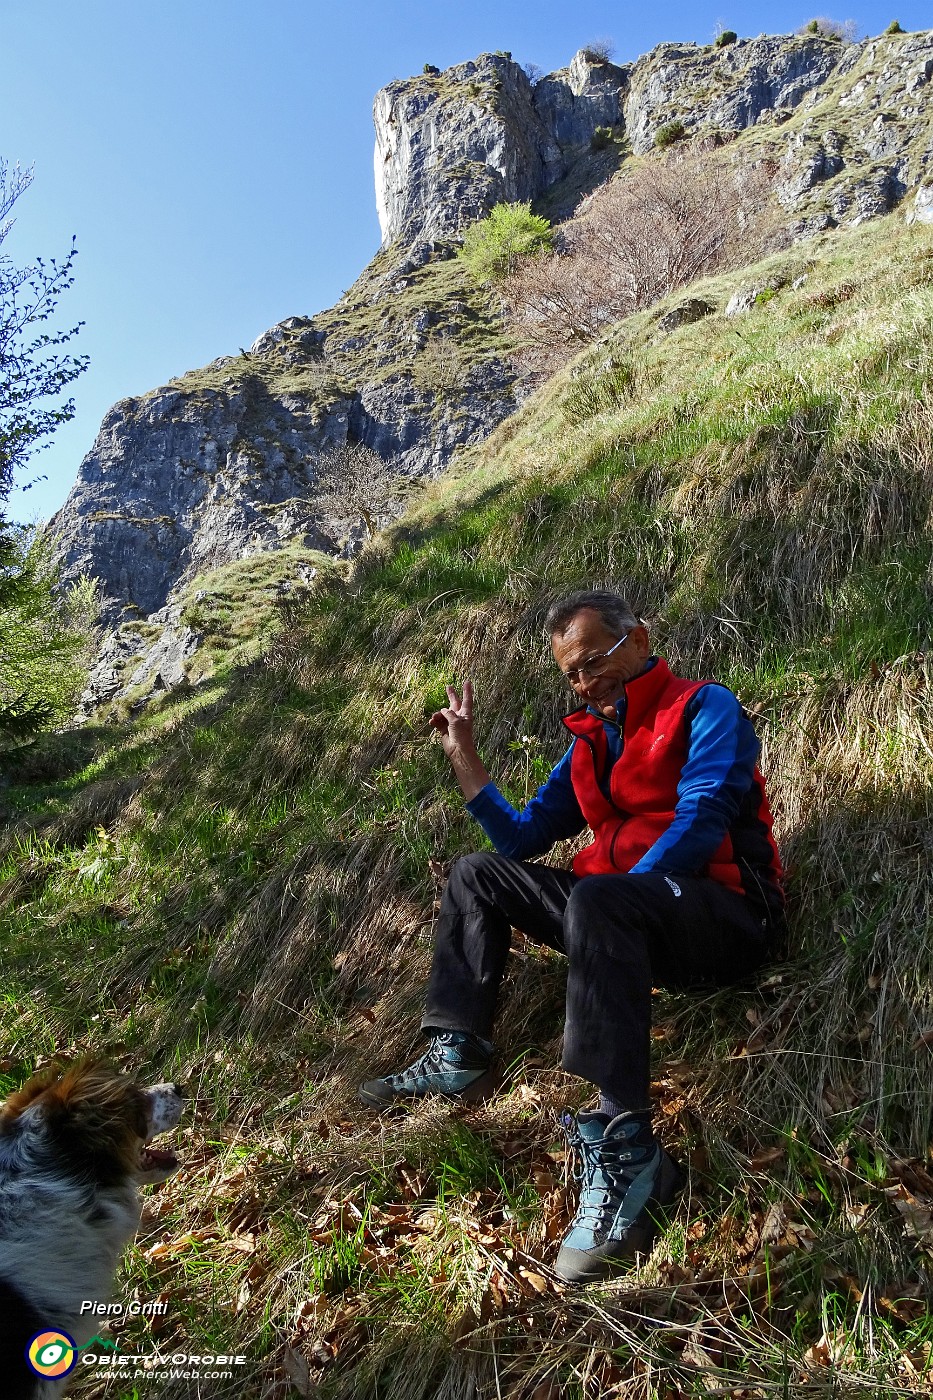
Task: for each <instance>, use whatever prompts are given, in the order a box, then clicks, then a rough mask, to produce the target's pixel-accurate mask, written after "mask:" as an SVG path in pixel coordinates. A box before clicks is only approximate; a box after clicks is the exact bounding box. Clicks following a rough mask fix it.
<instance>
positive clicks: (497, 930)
mask: <svg viewBox="0 0 933 1400" xmlns="http://www.w3.org/2000/svg"><path fill="white" fill-rule="evenodd" d="M545 625H546V628H547V631H548V634H549V636H550V639H551V649H552V651H553V654H554V660H555V661H556V663H557V665H558V667H559V668H560V670H561V671H562V673H563V675H564V676H565V677H566V679H567V682H568V684H569V685H570V687H571V689H572V690H573V691H574V693H575V695H576V696H577V698H578V700H579V701H580V702H581V705H580V708H578V709H576V710H574V711H573V712H572V713H571V714H569V715H568V716H567V718H566V719H565V720H564V724H565V725H566V726H567V728H568V730H569V731H570V734H571V736H572V742H571V745H570V748H569V749H568V750H567V752H566V754H565V755H564V757H563V758H562V759H561V760H560V762H559V763H558V764H557V766H556V767H555V768H554V770H553V772H552V773H551V775H550V777H549V778H548V780H547V782H545V783H544V784H543V785H542V787H540V788H539V790H538V793H537V795H536V796H535V797H534V798H533V799H532V800H531V802H529V803H528V805H527V806H526V807H525V808H524V809H523V810H522V811H521V812H519V811H516V810H515V808H513V807H512V806H511V805H510V804H509V803H508V802H507V801H506V800H505V798H504V797H503V796H502V794H501V793H500V792H499V790H498V788H497V787H496V786H495V784H494V783H493V782H492V780H491V778H490V776H489V774H488V773H487V771H486V769H485V768H484V766H483V764H482V761H481V760H480V757H479V754H478V753H477V751H476V746H475V744H474V741H473V694H472V686H471V684H470V682H469V681H467V682H466V683H465V684H464V687H463V695H462V696H460V695H458V694H457V692H456V691H455V690H454V688H453V687H452V686H449V687H448V689H447V695H448V702H449V703H448V705H447V706H446V708H444V709H441V710H438V711H437V712H436V714H434V715H432V716H431V724H432V726H433V727H434V729H435V730H436V731H437V733H438V735H439V736H440V742H441V744H442V746H443V748H444V752H445V753H446V754H447V756H448V758H449V759H450V762H451V764H452V765H453V769H454V773H455V774H456V776H457V779H458V781H459V783H460V786H461V788H462V789H463V794H464V797H465V798H466V803H467V807H468V810H469V811H470V812H471V813H472V814H473V816H474V817H475V818H476V819H477V821H479V823H480V825H481V826H482V828H483V830H484V831H485V832H486V835H487V836H488V837H489V839H490V841H491V842H492V844H493V845H494V846H495V848H496V852H497V853H496V854H492V853H489V852H483V853H480V854H477V855H469V856H465V857H463V859H461V860H459V861H457V862H456V864H455V865H454V867H453V869H452V871H451V874H450V879H449V881H448V884H447V888H446V890H445V893H444V898H443V901H442V904H441V911H440V916H439V919H438V926H437V939H436V946H435V951H434V963H433V967H432V972H431V979H430V983H429V986H428V994H427V1006H426V1008H425V1013H424V1017H423V1020H422V1027H423V1029H424V1030H425V1032H426V1033H427V1035H428V1036H429V1037H430V1044H429V1046H428V1049H427V1051H426V1052H425V1054H423V1055H422V1056H421V1057H420V1059H418V1060H416V1061H415V1063H414V1064H413V1065H410V1066H409V1068H408V1069H405V1070H403V1071H401V1072H400V1073H398V1074H390V1075H387V1076H385V1077H384V1078H382V1079H373V1080H370V1081H369V1082H368V1083H366V1084H363V1085H362V1086H361V1089H360V1096H361V1098H362V1099H363V1101H364V1102H365V1103H367V1104H369V1105H371V1106H372V1107H376V1108H385V1107H388V1106H389V1105H391V1104H393V1103H396V1102H398V1101H400V1100H404V1099H411V1098H419V1097H421V1096H423V1095H426V1094H442V1095H445V1096H446V1097H448V1098H452V1099H460V1100H477V1099H481V1098H483V1097H484V1096H485V1095H486V1094H488V1093H489V1092H490V1091H491V1090H492V1089H493V1088H494V1086H495V1075H494V1073H493V1068H492V1062H493V1053H494V1047H493V1045H492V1042H491V1040H490V1036H491V1034H492V1025H493V1018H494V1015H495V1009H496V999H497V995H498V991H499V985H500V982H501V980H502V975H503V972H504V969H505V963H506V959H507V957H508V952H509V945H510V941H511V930H512V928H513V927H514V928H518V929H521V930H522V931H523V932H524V933H525V934H526V935H527V936H528V937H529V938H531V939H534V940H535V941H536V942H539V943H546V944H548V945H549V946H550V947H552V948H557V949H559V950H560V951H561V952H562V953H565V954H566V956H567V960H568V975H567V1015H566V1022H565V1025H564V1053H563V1067H564V1069H566V1070H568V1071H569V1072H570V1073H571V1074H577V1075H580V1076H581V1077H582V1078H583V1079H586V1080H589V1081H590V1083H592V1084H594V1085H596V1086H597V1088H598V1089H599V1106H598V1108H597V1109H596V1110H595V1111H593V1112H584V1113H579V1114H577V1115H574V1114H572V1113H570V1112H565V1113H564V1114H563V1115H562V1119H561V1121H562V1124H563V1126H564V1129H565V1131H566V1133H567V1136H568V1139H569V1141H570V1144H571V1146H572V1147H573V1148H574V1149H575V1151H576V1153H577V1154H578V1161H579V1164H580V1181H581V1188H580V1200H579V1205H578V1209H577V1213H576V1216H575V1217H574V1220H573V1222H572V1224H571V1227H570V1230H569V1232H568V1234H567V1235H566V1236H565V1238H564V1241H563V1243H562V1245H561V1248H560V1253H559V1254H558V1257H557V1265H556V1268H557V1272H558V1274H559V1275H560V1276H561V1277H562V1278H564V1279H566V1280H567V1281H569V1282H585V1281H589V1280H591V1279H600V1278H604V1277H605V1276H606V1275H607V1274H609V1273H610V1272H611V1271H612V1270H613V1269H615V1268H617V1267H618V1266H619V1264H620V1263H624V1262H625V1261H629V1260H631V1259H632V1258H633V1257H634V1255H635V1254H636V1253H637V1252H647V1250H648V1249H650V1247H651V1242H652V1239H653V1237H654V1233H655V1229H656V1224H655V1217H656V1215H657V1213H658V1208H659V1207H661V1206H664V1205H666V1204H668V1203H669V1202H670V1201H671V1200H673V1198H674V1196H675V1195H676V1193H677V1191H678V1189H679V1186H680V1172H679V1170H678V1168H677V1166H676V1164H675V1163H674V1162H673V1161H672V1160H671V1158H670V1157H669V1156H668V1155H667V1153H666V1152H664V1150H663V1149H662V1148H661V1147H660V1145H659V1144H658V1142H657V1140H656V1139H655V1136H654V1133H653V1131H652V1126H651V1104H650V1099H649V1092H648V1085H649V1042H650V1027H651V988H652V986H654V985H663V986H667V987H689V986H698V985H704V984H705V985H724V984H728V983H730V982H733V981H736V980H737V979H740V978H742V977H745V976H746V975H747V974H749V973H751V972H753V971H754V970H755V969H756V968H757V967H759V966H760V964H761V963H762V962H763V961H764V960H765V959H766V957H767V956H768V951H769V947H770V945H771V944H772V942H773V940H774V938H775V935H776V934H777V933H778V932H779V930H780V929H781V927H782V924H783V917H784V915H783V910H784V897H783V893H782V889H781V866H780V861H779V859H778V854H777V849H776V847H775V844H774V840H773V837H772V834H771V813H770V811H769V809H768V801H767V798H766V796H765V791H764V784H763V782H762V778H761V775H760V773H759V772H758V769H757V767H756V760H757V757H758V752H759V747H760V746H759V743H758V740H757V739H756V737H755V733H754V730H753V728H752V725H751V722H750V720H749V719H748V717H747V716H746V715H745V713H744V711H743V710H742V707H741V705H740V704H739V702H738V700H737V699H736V697H735V696H734V695H733V694H732V692H731V691H730V690H727V689H726V687H725V686H723V685H719V684H717V683H716V682H713V681H690V680H683V679H681V678H680V677H679V676H675V675H673V674H672V672H671V670H670V668H669V667H668V665H667V662H666V661H664V660H663V659H662V658H661V657H657V656H652V655H651V651H650V647H649V643H648V633H647V631H646V630H645V628H644V627H643V626H642V625H641V624H640V623H639V621H638V619H637V618H636V616H635V615H634V613H633V612H632V609H631V608H630V606H629V604H628V603H627V602H626V600H625V599H624V598H621V597H618V596H617V595H615V594H613V593H604V592H583V593H574V594H572V595H571V596H570V597H569V598H563V599H561V600H559V601H558V602H556V603H554V604H553V605H552V607H551V608H550V610H549V612H548V615H547V620H546V624H545ZM586 826H589V828H590V831H591V833H592V840H591V842H590V844H589V845H587V846H586V847H585V848H584V849H583V850H582V851H580V852H579V854H578V855H577V856H576V857H575V858H574V861H573V869H572V870H558V869H553V868H552V867H550V866H547V865H537V864H528V863H527V862H528V861H530V860H532V859H533V858H534V857H535V856H540V855H543V854H544V852H545V851H547V850H549V849H550V848H551V846H553V844H554V842H555V841H560V840H564V839H566V838H567V837H572V836H576V835H577V834H578V833H579V832H581V831H582V830H583V829H584V828H585V827H586Z"/></svg>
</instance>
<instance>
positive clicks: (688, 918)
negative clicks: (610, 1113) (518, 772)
mask: <svg viewBox="0 0 933 1400" xmlns="http://www.w3.org/2000/svg"><path fill="white" fill-rule="evenodd" d="M513 928H517V929H521V931H522V932H523V933H524V934H526V935H527V936H528V937H529V938H531V939H532V940H534V942H536V943H545V944H547V945H548V947H550V948H556V949H558V950H559V951H560V952H562V953H565V954H566V955H567V960H568V963H569V969H568V975H567V1015H566V1022H565V1025H564V1055H563V1067H564V1069H566V1070H568V1071H569V1072H570V1073H571V1074H578V1075H580V1077H581V1078H582V1079H588V1080H589V1081H590V1082H591V1083H592V1084H595V1085H597V1086H598V1087H599V1088H600V1089H602V1090H603V1091H604V1092H605V1093H606V1094H608V1095H610V1096H611V1097H612V1098H614V1099H615V1100H616V1101H617V1102H619V1103H623V1104H625V1105H626V1107H628V1108H630V1109H633V1110H634V1109H644V1108H647V1107H648V1106H649V1096H648V1082H649V1059H650V1031H651V988H652V987H653V986H664V987H671V988H683V987H698V986H724V985H728V984H729V983H730V982H735V981H738V980H740V979H741V978H743V977H745V976H746V975H747V974H749V973H751V972H753V971H754V970H755V969H756V968H757V967H759V966H760V965H761V963H762V962H764V961H765V959H766V957H767V954H768V947H769V942H770V925H769V921H768V920H767V919H763V917H762V914H761V913H760V912H758V911H757V910H756V909H755V907H754V906H752V905H750V904H749V901H748V900H747V899H745V897H744V896H743V895H740V894H734V893H733V892H732V891H731V890H728V889H726V888H725V886H723V885H720V884H719V883H718V882H717V881H715V880H708V879H700V878H696V877H688V876H680V875H678V876H666V875H653V874H651V875H586V876H583V877H582V878H581V877H579V876H576V875H574V874H573V873H572V872H571V871H569V870H554V869H552V868H551V867H550V866H546V865H530V864H526V863H525V862H523V861H518V860H510V859H508V858H507V857H506V856H500V855H493V854H490V853H486V852H482V853H479V854H477V855H471V856H464V857H463V859H461V860H459V861H457V863H456V864H455V865H454V867H453V869H452V870H451V873H450V879H449V881H448V883H447V888H446V890H445V892H444V897H443V900H442V902H441V910H440V915H439V918H438V925H437V934H436V942H435V949H434V963H433V966H432V969H431V978H430V982H429V984H428V995H427V1004H426V1007H425V1012H424V1016H423V1018H422V1026H423V1027H424V1028H425V1029H427V1028H429V1027H433V1028H435V1029H437V1030H461V1031H472V1032H473V1033H474V1034H476V1035H480V1036H483V1037H484V1038H486V1039H489V1038H491V1033H492V1025H493V1019H494V1017H495V1011H496V1000H497V997H498V992H499V985H500V983H501V981H502V975H503V973H504V971H505V964H506V959H507V957H508V953H509V944H510V942H511V931H512V929H513Z"/></svg>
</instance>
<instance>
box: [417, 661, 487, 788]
mask: <svg viewBox="0 0 933 1400" xmlns="http://www.w3.org/2000/svg"><path fill="white" fill-rule="evenodd" d="M447 701H448V703H447V705H446V706H445V707H444V708H443V709H442V710H435V711H434V714H433V715H432V716H431V718H430V720H429V721H428V723H429V724H430V726H431V728H432V729H435V730H436V731H437V735H438V738H439V739H440V741H441V748H442V749H443V750H444V752H445V754H446V755H447V757H448V758H449V759H450V762H451V764H452V766H453V770H454V772H455V773H456V775H457V781H458V783H459V784H460V786H461V788H462V789H463V795H464V797H465V798H466V800H467V801H468V802H469V801H470V799H471V798H473V797H475V796H476V794H477V793H478V792H479V791H480V790H481V789H482V788H484V787H485V786H486V784H487V783H488V782H490V777H489V774H488V773H487V772H486V769H485V768H484V767H483V762H482V759H481V758H480V756H479V754H478V753H477V752H476V744H475V742H474V740H473V683H472V681H464V682H463V695H462V696H461V695H458V694H457V692H456V690H455V689H454V687H453V686H452V685H449V686H448V687H447Z"/></svg>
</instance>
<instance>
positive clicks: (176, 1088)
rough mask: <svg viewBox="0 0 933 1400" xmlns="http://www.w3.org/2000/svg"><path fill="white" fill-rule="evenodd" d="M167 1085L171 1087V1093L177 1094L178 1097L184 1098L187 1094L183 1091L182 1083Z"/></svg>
mask: <svg viewBox="0 0 933 1400" xmlns="http://www.w3.org/2000/svg"><path fill="white" fill-rule="evenodd" d="M168 1087H169V1088H170V1089H171V1091H172V1093H173V1094H177V1095H178V1097H179V1098H180V1099H186V1098H187V1097H188V1095H187V1094H186V1093H185V1090H184V1086H183V1085H181V1084H170V1085H169V1086H168Z"/></svg>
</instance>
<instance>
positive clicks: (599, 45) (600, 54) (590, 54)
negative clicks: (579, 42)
mask: <svg viewBox="0 0 933 1400" xmlns="http://www.w3.org/2000/svg"><path fill="white" fill-rule="evenodd" d="M615 51H616V46H615V42H614V40H612V39H591V40H590V42H589V43H588V44H584V45H583V55H584V57H585V58H588V59H589V61H590V63H611V62H612V57H613V54H614V53H615Z"/></svg>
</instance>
